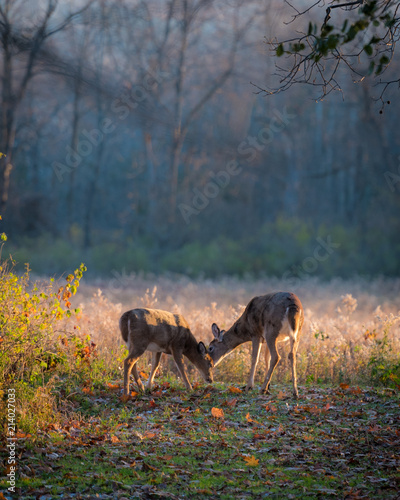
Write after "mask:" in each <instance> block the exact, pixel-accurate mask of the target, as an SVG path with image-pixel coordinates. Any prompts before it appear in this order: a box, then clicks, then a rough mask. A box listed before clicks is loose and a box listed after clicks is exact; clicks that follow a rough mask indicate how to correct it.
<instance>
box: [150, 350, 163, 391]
mask: <svg viewBox="0 0 400 500" xmlns="http://www.w3.org/2000/svg"><path fill="white" fill-rule="evenodd" d="M161 354H162V352H153V355H152V358H151V373H150V376H149V380H148V381H147V389H148V390H149V391H151V384H152V383H153V381H154V377H155V375H156V372H157V368H158V366H159V364H160V360H161Z"/></svg>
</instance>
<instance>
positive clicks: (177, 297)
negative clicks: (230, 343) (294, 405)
mask: <svg viewBox="0 0 400 500" xmlns="http://www.w3.org/2000/svg"><path fill="white" fill-rule="evenodd" d="M279 290H281V291H292V292H294V293H296V294H297V295H298V296H299V298H300V300H301V301H302V303H303V307H304V311H305V323H304V327H303V332H302V337H301V341H300V346H299V350H298V377H299V382H300V384H304V383H311V384H315V383H332V384H336V383H340V382H346V383H365V384H368V385H373V384H374V383H384V384H386V385H396V384H398V383H399V382H400V380H399V375H400V365H399V358H400V335H399V333H400V328H399V324H400V322H399V320H400V293H399V292H400V280H398V279H397V280H394V279H393V280H391V279H376V280H373V281H367V280H363V279H356V280H353V281H343V280H334V281H331V282H329V283H321V282H320V281H318V280H316V279H312V278H310V279H308V280H304V281H301V282H299V283H298V284H297V287H296V288H295V289H293V288H290V287H289V286H288V283H285V282H284V281H279V280H277V279H263V280H257V281H254V280H237V279H234V278H225V279H222V280H219V281H218V282H214V281H211V280H201V281H192V280H190V279H188V278H185V277H175V278H167V277H157V278H155V277H154V278H144V277H142V276H137V275H130V276H126V275H123V276H117V277H116V278H113V279H112V280H109V281H107V280H103V281H100V280H99V281H97V282H92V283H91V284H83V285H82V286H81V289H80V294H79V297H77V298H76V300H77V301H78V302H79V306H80V307H81V308H82V313H81V315H80V318H79V320H78V322H76V323H77V326H78V327H79V329H80V332H81V334H84V335H86V334H89V335H90V336H91V338H92V340H93V341H94V342H95V343H96V344H97V345H98V350H99V355H100V356H103V357H105V358H106V359H107V358H109V363H111V364H112V363H115V360H114V359H112V358H115V353H116V352H117V351H118V349H120V345H121V343H122V341H121V337H120V333H119V329H118V319H119V317H120V315H121V314H122V312H124V311H126V310H128V309H132V308H135V307H153V308H159V309H165V310H167V311H172V312H179V313H181V314H183V315H184V316H185V318H186V319H187V321H188V322H189V324H190V326H191V329H192V332H193V333H194V335H195V336H196V338H197V339H198V340H203V341H204V342H206V343H208V342H209V341H211V339H212V334H211V324H212V323H213V322H216V323H218V325H219V326H220V327H221V328H228V327H229V326H230V325H231V324H232V323H233V322H234V320H235V319H236V318H237V317H238V316H239V315H240V314H241V312H242V311H243V309H244V307H245V305H246V304H247V303H248V302H249V300H250V299H251V298H252V297H254V296H256V295H262V294H265V293H269V292H272V291H279ZM250 349H251V344H249V343H248V344H244V345H243V346H241V347H239V348H238V349H236V350H235V351H234V353H232V354H231V355H230V356H229V357H228V358H226V359H225V360H224V361H223V362H221V364H220V365H219V366H218V367H217V368H216V371H215V379H216V380H220V381H223V382H227V383H230V382H232V383H238V384H244V382H245V379H246V377H247V373H248V370H249V366H250ZM279 350H280V353H281V355H282V359H281V361H280V363H279V365H278V368H277V370H276V372H275V374H274V378H273V381H272V386H273V385H274V382H280V383H286V382H289V381H290V369H289V364H288V359H287V354H288V351H287V347H286V345H285V344H280V349H279ZM140 363H141V369H142V370H144V371H146V370H147V369H148V365H149V363H150V358H149V357H145V356H144V357H143V359H142V360H141V361H140ZM120 365H121V363H120ZM174 370H175V369H174V366H173V363H172V362H171V360H170V359H168V360H165V359H164V361H163V368H162V370H161V373H162V374H164V375H168V374H169V372H170V371H174ZM264 370H265V367H264V362H263V356H262V357H261V361H260V364H259V367H258V375H257V383H258V384H260V383H261V378H262V377H263V374H264ZM174 373H175V372H174ZM190 377H191V378H192V379H196V378H197V377H199V375H198V374H197V373H196V372H195V370H194V369H193V370H190Z"/></svg>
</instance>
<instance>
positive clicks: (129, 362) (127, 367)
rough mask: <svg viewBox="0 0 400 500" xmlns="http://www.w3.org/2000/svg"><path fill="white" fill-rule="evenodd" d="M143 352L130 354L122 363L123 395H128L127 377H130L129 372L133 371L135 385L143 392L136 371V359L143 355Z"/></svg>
mask: <svg viewBox="0 0 400 500" xmlns="http://www.w3.org/2000/svg"><path fill="white" fill-rule="evenodd" d="M143 352H144V351H143ZM143 352H141V353H138V352H131V353H129V355H128V357H127V358H126V359H125V361H124V394H125V395H128V394H129V377H130V375H131V371H132V370H133V376H134V377H135V380H136V383H137V385H138V387H139V389H140V390H142V391H144V387H143V384H142V381H141V380H140V378H139V374H138V371H137V366H136V363H137V362H138V359H139V358H140V356H141V355H142V354H143Z"/></svg>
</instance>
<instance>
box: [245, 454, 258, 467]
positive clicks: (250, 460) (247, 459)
mask: <svg viewBox="0 0 400 500" xmlns="http://www.w3.org/2000/svg"><path fill="white" fill-rule="evenodd" d="M244 461H245V462H246V463H247V465H249V466H250V467H254V466H256V465H258V463H259V461H260V460H259V459H258V458H256V457H255V456H253V455H252V456H251V457H244Z"/></svg>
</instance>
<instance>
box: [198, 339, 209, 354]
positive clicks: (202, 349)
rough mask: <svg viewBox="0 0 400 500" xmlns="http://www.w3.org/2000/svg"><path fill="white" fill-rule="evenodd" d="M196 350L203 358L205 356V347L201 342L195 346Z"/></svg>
mask: <svg viewBox="0 0 400 500" xmlns="http://www.w3.org/2000/svg"><path fill="white" fill-rule="evenodd" d="M197 349H198V350H199V353H200V354H202V355H203V356H205V355H206V354H207V347H206V346H205V345H204V344H203V342H199V343H198V345H197Z"/></svg>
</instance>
